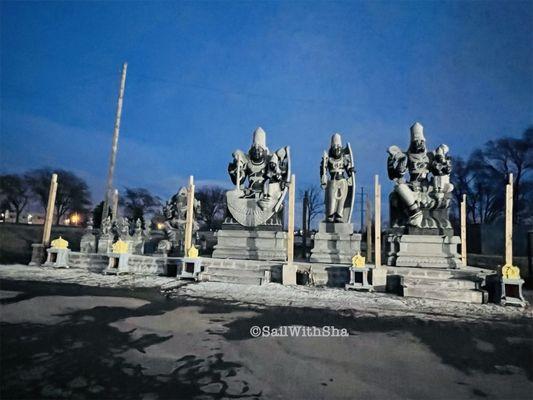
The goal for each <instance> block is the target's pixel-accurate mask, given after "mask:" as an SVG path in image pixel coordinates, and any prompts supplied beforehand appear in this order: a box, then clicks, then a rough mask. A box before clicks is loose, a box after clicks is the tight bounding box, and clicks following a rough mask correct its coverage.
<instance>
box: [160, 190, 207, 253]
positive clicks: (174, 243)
mask: <svg viewBox="0 0 533 400" xmlns="http://www.w3.org/2000/svg"><path fill="white" fill-rule="evenodd" d="M200 211H201V204H200V201H198V200H196V198H195V199H194V205H193V212H194V216H195V217H194V218H193V228H192V230H193V234H194V233H195V232H197V231H198V229H199V225H198V222H197V221H196V219H197V216H198V215H199V214H200ZM163 215H164V216H165V222H164V232H165V239H164V240H162V241H160V242H159V244H158V252H160V253H165V254H166V253H168V252H173V253H174V252H177V253H179V252H181V253H183V251H184V249H183V242H184V240H185V224H186V220H187V188H186V187H181V188H180V189H179V190H178V192H177V193H176V194H174V195H173V196H172V197H171V198H170V199H169V200H168V201H167V202H166V203H165V205H164V206H163Z"/></svg>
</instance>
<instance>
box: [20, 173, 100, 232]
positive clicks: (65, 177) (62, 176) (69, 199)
mask: <svg viewBox="0 0 533 400" xmlns="http://www.w3.org/2000/svg"><path fill="white" fill-rule="evenodd" d="M53 173H56V174H57V175H58V177H57V180H58V185H57V194H56V204H55V206H56V212H57V214H56V224H58V225H59V221H60V220H61V218H62V217H63V216H64V215H66V214H67V213H68V212H71V211H76V212H80V213H86V211H87V207H88V206H89V205H90V204H91V201H90V198H91V193H90V191H89V187H88V186H87V183H86V182H85V181H84V180H83V179H82V178H80V177H78V176H77V175H75V174H74V173H72V172H70V171H65V170H63V169H59V170H52V169H51V168H40V169H35V170H32V171H30V172H28V173H27V174H26V179H27V181H28V184H29V186H30V188H31V191H32V192H33V193H34V194H35V195H36V196H37V199H38V200H39V203H40V204H41V206H42V207H43V209H44V210H46V205H47V203H48V193H49V189H50V177H51V176H52V174H53Z"/></svg>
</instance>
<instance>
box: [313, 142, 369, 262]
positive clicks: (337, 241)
mask: <svg viewBox="0 0 533 400" xmlns="http://www.w3.org/2000/svg"><path fill="white" fill-rule="evenodd" d="M320 184H321V186H322V189H324V192H325V197H324V203H325V207H324V209H325V220H324V221H323V222H321V223H320V225H319V227H318V232H317V233H316V234H315V238H314V247H313V249H312V250H311V258H310V261H311V262H321V263H336V264H350V263H351V261H352V257H353V256H354V255H355V254H357V253H358V252H359V251H360V250H361V235H360V234H356V233H354V232H353V224H352V223H351V222H350V221H351V219H352V210H353V203H354V197H355V169H354V161H353V154H352V149H351V147H350V144H349V143H348V144H346V146H345V147H343V146H342V138H341V135H340V134H338V133H335V134H334V135H333V136H332V137H331V141H330V147H329V150H328V151H327V152H324V154H323V156H322V161H321V163H320Z"/></svg>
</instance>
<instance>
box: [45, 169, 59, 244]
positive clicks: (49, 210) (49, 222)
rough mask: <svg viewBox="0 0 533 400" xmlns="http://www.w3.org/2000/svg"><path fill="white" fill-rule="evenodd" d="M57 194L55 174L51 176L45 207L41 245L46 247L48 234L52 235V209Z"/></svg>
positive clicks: (48, 242)
mask: <svg viewBox="0 0 533 400" xmlns="http://www.w3.org/2000/svg"><path fill="white" fill-rule="evenodd" d="M56 193H57V174H52V179H51V181H50V191H49V193H48V204H47V206H46V215H45V219H44V227H43V245H44V246H45V247H46V246H48V245H49V244H50V234H51V233H52V222H53V218H54V209H55V205H56Z"/></svg>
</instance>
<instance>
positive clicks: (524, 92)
mask: <svg viewBox="0 0 533 400" xmlns="http://www.w3.org/2000/svg"><path fill="white" fill-rule="evenodd" d="M0 7H1V112H2V115H1V117H2V118H1V139H2V150H1V151H2V154H1V169H2V170H3V171H15V172H21V171H25V170H27V169H29V168H34V167H41V166H45V165H48V166H52V167H58V168H66V169H71V170H74V171H75V172H77V173H78V174H80V175H81V176H83V177H84V178H86V179H87V181H88V182H89V184H90V185H91V188H92V189H93V193H94V196H93V197H94V198H95V199H94V200H97V199H99V198H100V196H101V194H102V193H103V188H104V184H105V172H106V168H107V163H108V157H109V147H110V142H111V135H112V131H113V120H114V113H115V104H116V96H117V89H118V81H119V75H120V68H121V64H122V62H123V61H128V63H129V68H128V78H127V83H126V95H125V102H124V112H123V120H122V129H121V138H120V143H119V156H118V164H117V170H116V176H115V182H116V184H117V186H118V187H122V186H137V187H139V186H140V187H147V188H149V189H152V190H154V191H155V192H157V193H158V194H159V195H161V196H163V197H166V196H168V195H170V194H172V193H173V192H175V191H176V190H177V188H178V186H180V185H181V184H183V183H184V182H185V181H186V178H187V176H188V175H190V174H193V175H195V177H196V179H197V180H198V181H199V182H200V183H202V182H203V183H209V182H216V183H222V184H224V185H228V184H229V179H228V177H227V173H226V166H227V162H228V161H229V160H230V157H231V153H232V151H233V150H234V149H236V148H241V149H247V148H248V147H249V144H250V140H251V133H252V131H253V130H254V128H255V127H256V126H259V125H260V126H262V127H263V128H264V129H265V130H266V132H267V135H268V144H269V146H270V147H271V148H278V147H280V146H283V145H290V146H291V148H292V154H293V168H294V172H295V173H296V175H297V180H298V185H299V186H300V187H301V186H302V185H306V184H310V183H318V164H319V159H320V156H321V154H322V151H323V149H324V148H326V147H327V145H328V144H329V137H330V135H331V134H332V133H333V132H337V131H338V132H341V133H342V134H343V136H344V138H345V139H346V140H349V141H350V142H351V144H352V147H353V149H354V152H355V156H356V167H357V170H358V183H359V184H361V185H363V186H366V187H370V185H371V182H372V179H373V175H374V174H375V173H379V174H380V175H381V177H382V180H386V172H385V161H386V154H385V151H386V149H387V147H388V146H389V145H392V144H398V145H400V146H401V147H406V145H407V142H408V138H409V126H410V125H411V124H412V123H413V122H414V121H415V120H419V121H421V122H422V124H423V125H424V126H425V132H426V137H427V139H428V142H429V146H430V147H432V148H434V147H436V146H437V145H439V144H440V143H441V142H445V143H447V144H448V145H450V148H451V152H452V154H460V155H465V156H466V155H468V154H469V153H470V151H471V150H472V149H473V148H474V147H476V146H480V145H481V144H482V143H484V142H485V141H487V140H488V139H491V138H496V137H498V136H501V135H514V136H518V135H520V134H521V132H522V131H523V130H524V129H525V128H526V127H527V126H528V125H530V124H531V123H532V122H533V115H532V110H533V73H532V72H533V71H532V66H533V49H532V43H533V30H532V26H533V3H532V2H513V1H506V2H495V1H490V2H355V1H354V2H309V1H307V2H221V1H217V2H181V3H168V2H165V3H154V2H150V3H125V2H105V3H81V2H70V3H59V2H50V3H35V2H31V3H20V2H2V3H1V5H0ZM384 187H385V188H387V187H388V186H387V185H384ZM384 192H386V190H384Z"/></svg>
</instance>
